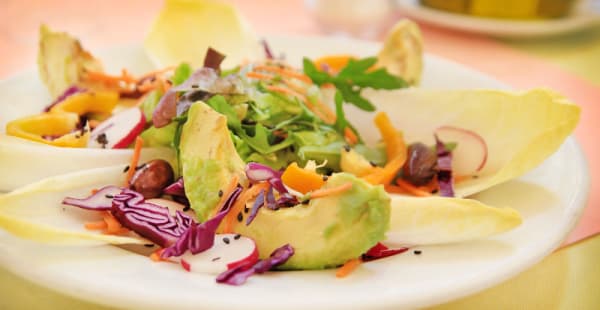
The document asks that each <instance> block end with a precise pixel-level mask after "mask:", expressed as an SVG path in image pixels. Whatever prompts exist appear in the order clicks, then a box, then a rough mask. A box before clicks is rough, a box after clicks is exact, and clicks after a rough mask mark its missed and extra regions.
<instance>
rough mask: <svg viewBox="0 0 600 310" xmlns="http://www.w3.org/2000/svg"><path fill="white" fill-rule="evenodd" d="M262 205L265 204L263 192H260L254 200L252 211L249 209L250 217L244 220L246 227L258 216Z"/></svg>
mask: <svg viewBox="0 0 600 310" xmlns="http://www.w3.org/2000/svg"><path fill="white" fill-rule="evenodd" d="M264 204H265V190H261V191H260V193H258V196H256V200H255V201H254V204H253V205H252V209H250V215H248V218H247V219H246V226H248V225H250V223H252V221H253V220H254V218H255V217H256V215H257V214H258V210H259V209H260V208H261V207H262V206H263V205H264Z"/></svg>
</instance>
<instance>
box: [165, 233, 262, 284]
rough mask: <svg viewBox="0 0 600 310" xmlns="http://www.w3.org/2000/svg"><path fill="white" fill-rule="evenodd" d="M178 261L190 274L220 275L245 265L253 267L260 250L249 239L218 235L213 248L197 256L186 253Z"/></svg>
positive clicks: (234, 235) (233, 235)
mask: <svg viewBox="0 0 600 310" xmlns="http://www.w3.org/2000/svg"><path fill="white" fill-rule="evenodd" d="M176 259H177V258H176ZM178 260H179V262H180V263H182V262H183V264H184V265H186V270H188V268H189V270H188V271H190V272H199V273H209V274H219V273H222V272H224V271H226V270H227V269H232V268H236V267H238V266H242V265H245V264H248V265H249V266H251V265H253V264H254V263H256V262H257V261H258V250H257V248H256V243H255V242H254V240H252V239H250V238H248V237H244V236H240V235H236V234H216V235H215V244H214V245H213V246H212V248H210V249H208V250H206V251H204V252H201V253H198V254H196V255H193V254H192V253H190V252H186V253H185V254H183V255H182V256H180V257H179V258H178Z"/></svg>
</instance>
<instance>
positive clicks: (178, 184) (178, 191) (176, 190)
mask: <svg viewBox="0 0 600 310" xmlns="http://www.w3.org/2000/svg"><path fill="white" fill-rule="evenodd" d="M163 193H165V194H167V195H173V196H180V197H185V187H184V184H183V178H179V179H177V181H175V183H173V184H171V185H169V186H167V187H165V189H164V190H163Z"/></svg>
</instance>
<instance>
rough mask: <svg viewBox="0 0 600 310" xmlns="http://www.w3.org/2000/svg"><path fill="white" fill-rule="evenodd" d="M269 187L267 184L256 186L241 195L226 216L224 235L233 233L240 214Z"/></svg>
mask: <svg viewBox="0 0 600 310" xmlns="http://www.w3.org/2000/svg"><path fill="white" fill-rule="evenodd" d="M269 186H270V185H269V183H267V182H262V183H258V184H254V185H253V186H252V187H250V188H248V189H246V190H244V191H243V192H242V193H241V194H240V196H239V197H238V199H237V200H236V201H235V203H234V204H233V206H232V207H231V210H229V213H227V216H225V219H224V220H223V233H226V234H228V233H232V232H233V225H234V224H235V221H236V219H237V217H238V214H239V213H240V212H242V210H243V209H244V206H245V205H246V203H247V202H248V201H249V200H251V199H253V198H254V197H256V196H258V194H259V193H260V192H261V191H263V190H264V191H267V190H268V189H269Z"/></svg>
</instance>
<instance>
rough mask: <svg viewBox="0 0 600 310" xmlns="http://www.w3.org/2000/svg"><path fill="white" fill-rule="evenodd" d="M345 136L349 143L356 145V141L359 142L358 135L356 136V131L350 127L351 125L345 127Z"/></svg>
mask: <svg viewBox="0 0 600 310" xmlns="http://www.w3.org/2000/svg"><path fill="white" fill-rule="evenodd" d="M344 138H345V139H346V142H348V144H350V145H355V144H356V143H358V137H357V136H356V134H355V133H354V131H352V129H350V127H346V128H344Z"/></svg>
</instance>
